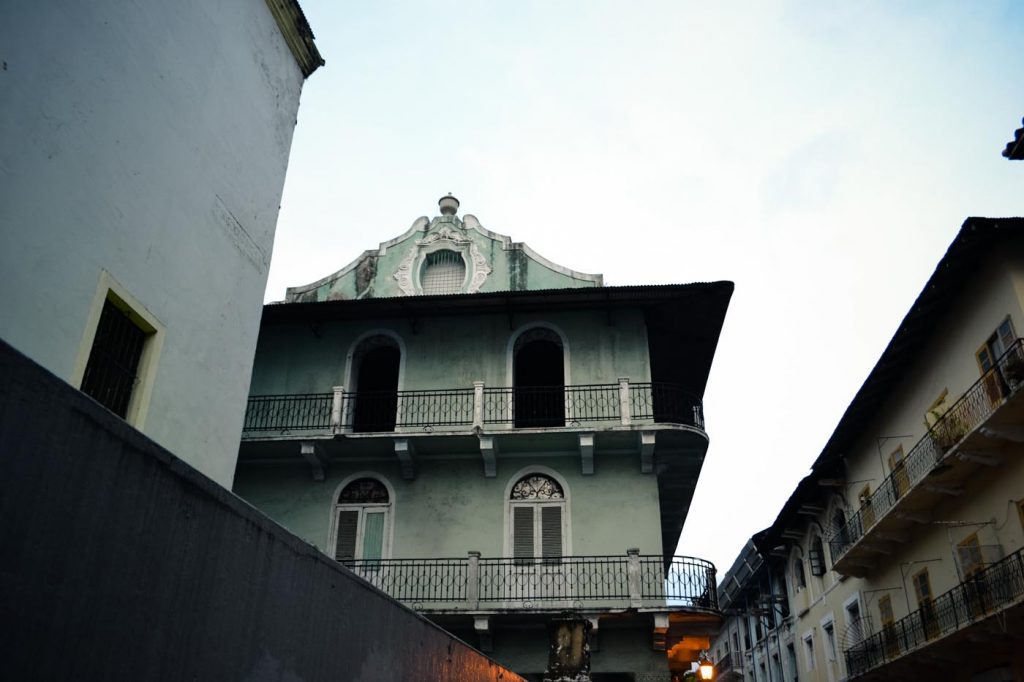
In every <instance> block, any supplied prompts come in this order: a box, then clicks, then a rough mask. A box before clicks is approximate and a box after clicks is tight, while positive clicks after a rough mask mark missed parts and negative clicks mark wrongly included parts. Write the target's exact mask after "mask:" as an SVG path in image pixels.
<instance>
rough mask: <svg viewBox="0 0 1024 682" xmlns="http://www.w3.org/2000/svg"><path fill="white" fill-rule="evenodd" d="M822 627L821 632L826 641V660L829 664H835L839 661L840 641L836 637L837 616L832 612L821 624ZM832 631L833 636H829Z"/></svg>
mask: <svg viewBox="0 0 1024 682" xmlns="http://www.w3.org/2000/svg"><path fill="white" fill-rule="evenodd" d="M819 624H820V625H821V632H822V634H823V635H824V639H825V660H826V661H827V662H829V663H834V662H835V661H837V660H838V659H839V640H838V637H837V635H836V619H835V614H834V613H833V612H830V613H829V614H828V615H826V616H825V617H824V618H822V619H821V622H820V623H819ZM830 631H831V633H832V636H831V637H830V636H829V632H830Z"/></svg>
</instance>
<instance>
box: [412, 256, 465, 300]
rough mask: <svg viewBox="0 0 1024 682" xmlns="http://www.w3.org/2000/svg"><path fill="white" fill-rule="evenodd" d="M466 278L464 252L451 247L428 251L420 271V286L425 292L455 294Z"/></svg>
mask: <svg viewBox="0 0 1024 682" xmlns="http://www.w3.org/2000/svg"><path fill="white" fill-rule="evenodd" d="M465 280H466V261H465V260H463V258H462V254H460V253H458V252H456V251H452V250H450V249H441V250H440V251H434V252H432V253H428V254H427V257H426V258H424V259H423V269H422V270H421V271H420V288H421V289H422V290H423V293H424V294H454V293H457V292H458V291H460V290H461V289H462V284H463V282H465Z"/></svg>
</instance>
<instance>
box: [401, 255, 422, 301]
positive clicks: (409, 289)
mask: <svg viewBox="0 0 1024 682" xmlns="http://www.w3.org/2000/svg"><path fill="white" fill-rule="evenodd" d="M419 251H420V250H419V248H418V247H416V246H414V247H412V248H411V249H409V253H408V254H406V256H405V258H403V259H402V262H401V263H399V265H398V270H397V271H396V272H395V279H396V280H398V288H399V289H401V290H402V293H403V294H405V295H406V296H415V295H416V288H415V287H413V285H412V264H413V263H414V262H415V261H416V256H417V255H419Z"/></svg>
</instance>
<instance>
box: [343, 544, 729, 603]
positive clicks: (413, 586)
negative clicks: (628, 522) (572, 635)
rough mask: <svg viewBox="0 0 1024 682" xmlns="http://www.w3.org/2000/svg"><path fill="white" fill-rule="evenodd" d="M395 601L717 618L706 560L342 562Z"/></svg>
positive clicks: (712, 572) (576, 558)
mask: <svg viewBox="0 0 1024 682" xmlns="http://www.w3.org/2000/svg"><path fill="white" fill-rule="evenodd" d="M341 563H342V564H343V565H344V566H346V567H348V568H349V569H351V570H352V571H354V572H355V573H356V574H358V575H359V576H361V577H362V578H364V579H366V580H367V581H369V582H370V583H371V584H373V585H374V586H375V587H377V588H378V589H380V590H382V591H384V592H385V593H387V594H389V595H390V596H392V597H394V598H395V599H397V600H399V601H401V602H404V603H407V604H409V605H411V606H413V607H414V608H417V609H419V610H424V611H453V610H463V611H487V610H496V609H559V610H561V609H568V608H598V607H605V606H606V607H630V606H632V607H640V606H648V607H650V606H656V605H661V606H680V607H691V608H699V609H711V610H718V595H717V592H716V589H717V587H716V583H715V567H714V565H713V564H711V563H710V562H708V561H704V560H703V559H695V558H692V557H673V559H672V562H671V563H670V564H669V565H668V567H667V568H666V566H665V558H664V557H662V556H660V555H656V556H647V555H644V556H641V555H639V554H638V553H634V552H632V551H630V552H629V553H627V554H626V555H625V556H565V557H558V558H555V559H551V558H545V559H520V558H515V559H512V558H480V556H479V555H478V554H477V553H475V552H470V553H469V555H468V556H467V557H466V558H463V559H371V560H359V561H351V560H349V561H342V562H341Z"/></svg>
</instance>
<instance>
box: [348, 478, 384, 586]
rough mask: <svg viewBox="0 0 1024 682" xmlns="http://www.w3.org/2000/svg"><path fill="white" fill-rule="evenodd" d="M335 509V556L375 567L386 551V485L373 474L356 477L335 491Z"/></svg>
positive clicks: (352, 563) (353, 563)
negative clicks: (371, 476) (373, 476)
mask: <svg viewBox="0 0 1024 682" xmlns="http://www.w3.org/2000/svg"><path fill="white" fill-rule="evenodd" d="M334 513H335V518H334V558H335V560H337V561H340V562H342V563H344V564H346V565H349V566H352V565H355V564H356V563H357V562H363V563H362V564H361V565H362V566H363V567H369V568H375V567H376V561H377V560H379V559H382V558H384V557H386V556H387V554H388V553H389V552H388V550H389V547H388V535H389V533H388V530H389V522H390V518H389V514H390V513H391V497H390V495H389V494H388V489H387V488H386V487H385V486H384V484H383V483H381V482H380V481H378V480H377V479H375V478H357V479H356V480H354V481H352V482H351V483H349V484H348V485H346V486H345V487H344V488H342V490H341V492H340V493H339V494H338V500H337V503H336V504H335V505H334ZM367 562H368V563H367Z"/></svg>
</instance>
